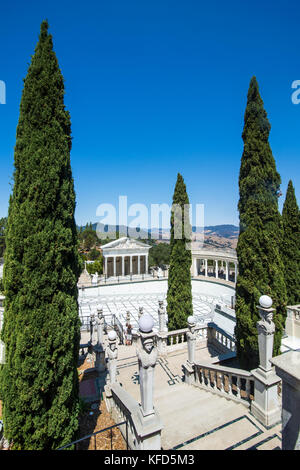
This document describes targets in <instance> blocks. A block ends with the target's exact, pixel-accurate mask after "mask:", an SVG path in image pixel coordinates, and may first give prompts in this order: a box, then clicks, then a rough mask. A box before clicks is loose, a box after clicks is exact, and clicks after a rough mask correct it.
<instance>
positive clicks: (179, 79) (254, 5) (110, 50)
mask: <svg viewBox="0 0 300 470" xmlns="http://www.w3.org/2000/svg"><path fill="white" fill-rule="evenodd" d="M45 18H47V19H48V21H49V25H50V32H51V34H52V35H53V41H54V49H55V52H56V54H57V57H58V60H59V64H60V67H61V70H62V73H63V75H64V78H65V88H66V95H65V102H66V106H67V108H68V109H69V111H70V113H71V120H72V134H73V148H72V153H71V163H72V169H73V176H74V180H75V190H76V196H77V208H76V221H77V223H79V224H85V223H86V222H88V221H93V222H96V221H98V220H99V219H98V218H97V216H96V209H97V206H98V205H99V204H101V203H110V204H114V205H116V206H117V205H118V197H119V195H126V196H127V197H128V204H129V205H130V204H133V203H140V204H145V205H146V206H147V207H148V208H149V211H150V204H151V203H153V204H154V203H156V204H158V203H167V204H171V200H172V195H173V190H174V185H175V182H176V177H177V172H180V173H181V174H182V175H183V177H184V180H185V182H186V185H187V190H188V194H189V197H190V202H191V203H192V205H195V204H197V203H198V204H204V205H205V224H206V225H216V224H223V223H228V224H230V223H233V224H238V212H237V202H238V173H239V167H240V159H241V155H242V151H243V142H242V138H241V134H242V128H243V117H244V110H245V106H246V97H247V91H248V86H249V81H250V79H251V77H252V75H256V77H257V80H258V83H259V86H260V92H261V95H262V98H263V100H264V104H265V108H266V111H267V113H268V118H269V120H270V123H271V126H272V128H271V134H270V144H271V147H272V151H273V155H274V157H275V160H276V165H277V170H278V171H279V173H280V174H281V177H282V187H281V188H282V192H283V194H284V195H283V197H281V199H280V208H281V207H282V204H283V199H284V197H285V191H286V188H287V183H288V180H289V179H290V178H291V179H292V180H293V183H294V186H295V188H296V196H297V199H298V202H299V201H300V163H299V156H300V126H299V124H300V104H299V105H295V104H293V103H292V100H291V96H292V93H293V91H294V90H292V88H291V85H292V82H293V81H294V80H299V79H300V68H299V50H300V35H299V23H300V6H299V3H298V2H297V1H289V0H285V1H282V0H276V2H274V1H271V0H270V1H268V0H265V1H256V0H251V1H249V0H243V1H241V0H239V1H230V0H229V1H226V2H223V1H210V2H203V1H200V0H198V1H197V0H195V1H191V0H185V1H176V0H173V1H166V0H159V1H157V0H151V1H131V0H127V1H124V0H123V1H116V0H109V1H105V2H104V1H101V0H100V1H86V2H74V1H64V0H61V1H59V2H58V1H56V0H52V1H51V2H50V1H43V2H40V1H36V0H33V1H30V0H29V1H27V2H23V1H13V2H11V3H9V2H5V4H2V5H1V19H2V21H1V30H0V41H1V61H0V80H3V81H4V82H5V83H6V92H7V95H6V104H5V105H0V122H1V133H0V135H1V140H0V159H1V185H0V217H1V216H5V215H7V207H8V198H9V194H10V192H11V190H12V187H11V184H12V174H13V152H14V145H15V133H16V126H17V122H18V114H19V103H20V99H21V93H22V88H23V81H22V79H23V78H24V77H25V76H26V73H27V69H28V64H29V62H30V58H31V55H32V54H33V53H34V48H35V46H36V43H37V40H38V34H39V28H40V23H41V21H42V20H43V19H45Z"/></svg>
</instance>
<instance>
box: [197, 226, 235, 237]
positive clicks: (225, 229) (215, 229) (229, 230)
mask: <svg viewBox="0 0 300 470" xmlns="http://www.w3.org/2000/svg"><path fill="white" fill-rule="evenodd" d="M204 231H205V233H208V234H209V235H216V236H218V237H224V238H238V236H239V227H237V226H236V225H210V226H207V227H205V228H204Z"/></svg>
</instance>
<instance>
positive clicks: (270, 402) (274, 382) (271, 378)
mask: <svg viewBox="0 0 300 470" xmlns="http://www.w3.org/2000/svg"><path fill="white" fill-rule="evenodd" d="M272 303H273V302H272V299H271V298H270V297H268V296H267V295H262V296H261V297H260V299H259V306H258V310H259V315H260V318H261V320H260V321H258V322H257V331H258V348H259V367H258V368H257V369H255V370H252V371H251V372H252V375H253V376H254V400H253V401H252V402H251V413H252V414H253V416H255V417H256V419H258V421H260V422H261V423H262V424H263V425H264V426H266V427H271V426H273V425H274V424H276V423H278V422H279V421H280V415H281V410H280V404H279V400H278V384H279V382H280V378H279V377H278V376H277V375H276V373H275V369H274V367H272V364H271V362H270V359H271V358H272V353H273V342H274V333H275V325H274V323H273V321H272V319H273V312H274V311H275V309H274V308H271V306H272Z"/></svg>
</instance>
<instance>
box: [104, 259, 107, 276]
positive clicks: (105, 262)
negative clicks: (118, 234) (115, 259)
mask: <svg viewBox="0 0 300 470" xmlns="http://www.w3.org/2000/svg"><path fill="white" fill-rule="evenodd" d="M104 264H105V276H106V277H107V256H105V257H104Z"/></svg>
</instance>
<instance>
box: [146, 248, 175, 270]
mask: <svg viewBox="0 0 300 470" xmlns="http://www.w3.org/2000/svg"><path fill="white" fill-rule="evenodd" d="M170 253H171V247H170V245H169V243H158V244H157V245H153V246H152V248H151V249H150V250H149V266H161V265H163V264H169V263H170Z"/></svg>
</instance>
